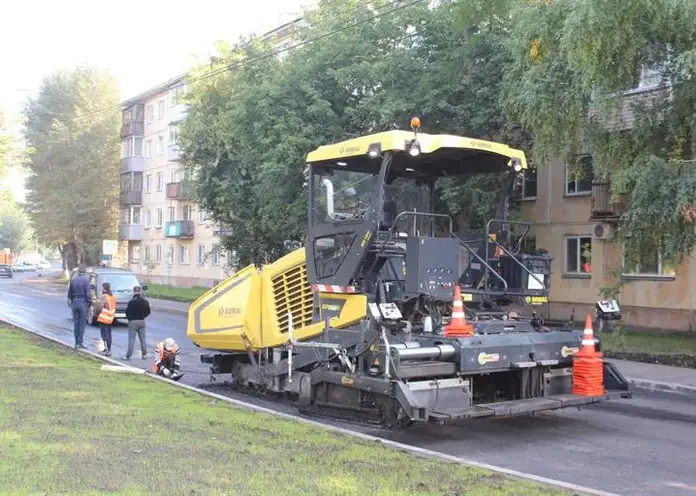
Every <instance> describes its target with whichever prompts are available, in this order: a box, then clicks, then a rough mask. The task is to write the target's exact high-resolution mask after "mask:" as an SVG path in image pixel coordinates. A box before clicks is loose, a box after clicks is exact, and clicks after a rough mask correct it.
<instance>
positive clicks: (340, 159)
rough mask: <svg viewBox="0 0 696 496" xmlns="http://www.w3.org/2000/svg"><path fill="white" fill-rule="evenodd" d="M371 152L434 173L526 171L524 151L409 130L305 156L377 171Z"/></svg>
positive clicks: (314, 160) (377, 163)
mask: <svg viewBox="0 0 696 496" xmlns="http://www.w3.org/2000/svg"><path fill="white" fill-rule="evenodd" d="M414 136H415V137H416V139H417V142H418V145H419V147H420V154H419V155H418V156H415V157H414V156H411V155H410V154H409V153H408V150H409V148H410V146H411V142H412V140H413V139H414ZM370 150H373V151H378V152H380V153H384V152H394V153H395V161H394V165H396V166H397V167H399V166H403V167H405V166H408V167H409V168H411V167H412V168H414V169H416V170H420V171H421V172H431V173H436V174H437V173H440V174H450V173H485V172H491V173H493V172H500V171H502V170H505V169H507V168H509V167H511V165H512V161H515V162H519V164H520V166H521V168H522V169H526V168H527V159H526V157H525V154H524V152H523V151H522V150H517V149H514V148H511V147H509V146H507V145H504V144H502V143H496V142H493V141H485V140H479V139H472V138H466V137H463V136H455V135H450V134H423V133H418V134H417V135H414V133H413V132H410V131H386V132H382V133H376V134H370V135H367V136H361V137H359V138H353V139H350V140H346V141H342V142H340V143H334V144H331V145H324V146H320V147H319V148H317V149H316V150H314V151H312V152H310V153H309V154H308V155H307V163H309V164H321V165H326V166H329V167H345V168H347V169H349V170H365V171H369V170H375V171H377V170H379V167H380V162H381V161H380V160H376V158H377V157H378V156H379V155H377V157H375V156H370V155H369V154H368V152H369V151H370Z"/></svg>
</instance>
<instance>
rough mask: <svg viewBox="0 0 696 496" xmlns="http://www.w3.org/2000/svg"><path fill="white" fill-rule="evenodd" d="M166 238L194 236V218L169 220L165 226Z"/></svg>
mask: <svg viewBox="0 0 696 496" xmlns="http://www.w3.org/2000/svg"><path fill="white" fill-rule="evenodd" d="M164 236H165V237H166V238H193V221H192V220H175V221H172V222H167V223H166V224H165V226H164Z"/></svg>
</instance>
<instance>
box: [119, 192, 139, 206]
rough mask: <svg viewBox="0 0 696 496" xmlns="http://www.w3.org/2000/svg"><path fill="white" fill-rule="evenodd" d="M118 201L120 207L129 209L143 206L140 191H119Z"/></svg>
mask: <svg viewBox="0 0 696 496" xmlns="http://www.w3.org/2000/svg"><path fill="white" fill-rule="evenodd" d="M119 199H120V201H121V206H122V207H129V206H131V205H142V204H143V192H142V191H133V190H131V191H121V195H120V198H119Z"/></svg>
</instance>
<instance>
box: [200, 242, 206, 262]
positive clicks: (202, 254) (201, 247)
mask: <svg viewBox="0 0 696 496" xmlns="http://www.w3.org/2000/svg"><path fill="white" fill-rule="evenodd" d="M204 264H205V244H203V243H199V244H198V265H204Z"/></svg>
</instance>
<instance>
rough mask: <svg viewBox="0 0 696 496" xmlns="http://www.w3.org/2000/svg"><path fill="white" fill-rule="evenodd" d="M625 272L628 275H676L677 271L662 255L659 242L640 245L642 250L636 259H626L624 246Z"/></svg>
mask: <svg viewBox="0 0 696 496" xmlns="http://www.w3.org/2000/svg"><path fill="white" fill-rule="evenodd" d="M623 273H624V275H627V276H674V274H675V271H674V269H673V268H672V267H670V266H669V265H668V264H667V263H665V261H664V259H663V256H662V249H661V248H660V246H659V243H657V242H655V243H648V244H642V245H641V246H640V252H639V254H638V256H637V257H635V259H634V260H627V259H626V252H625V246H624V253H623Z"/></svg>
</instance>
